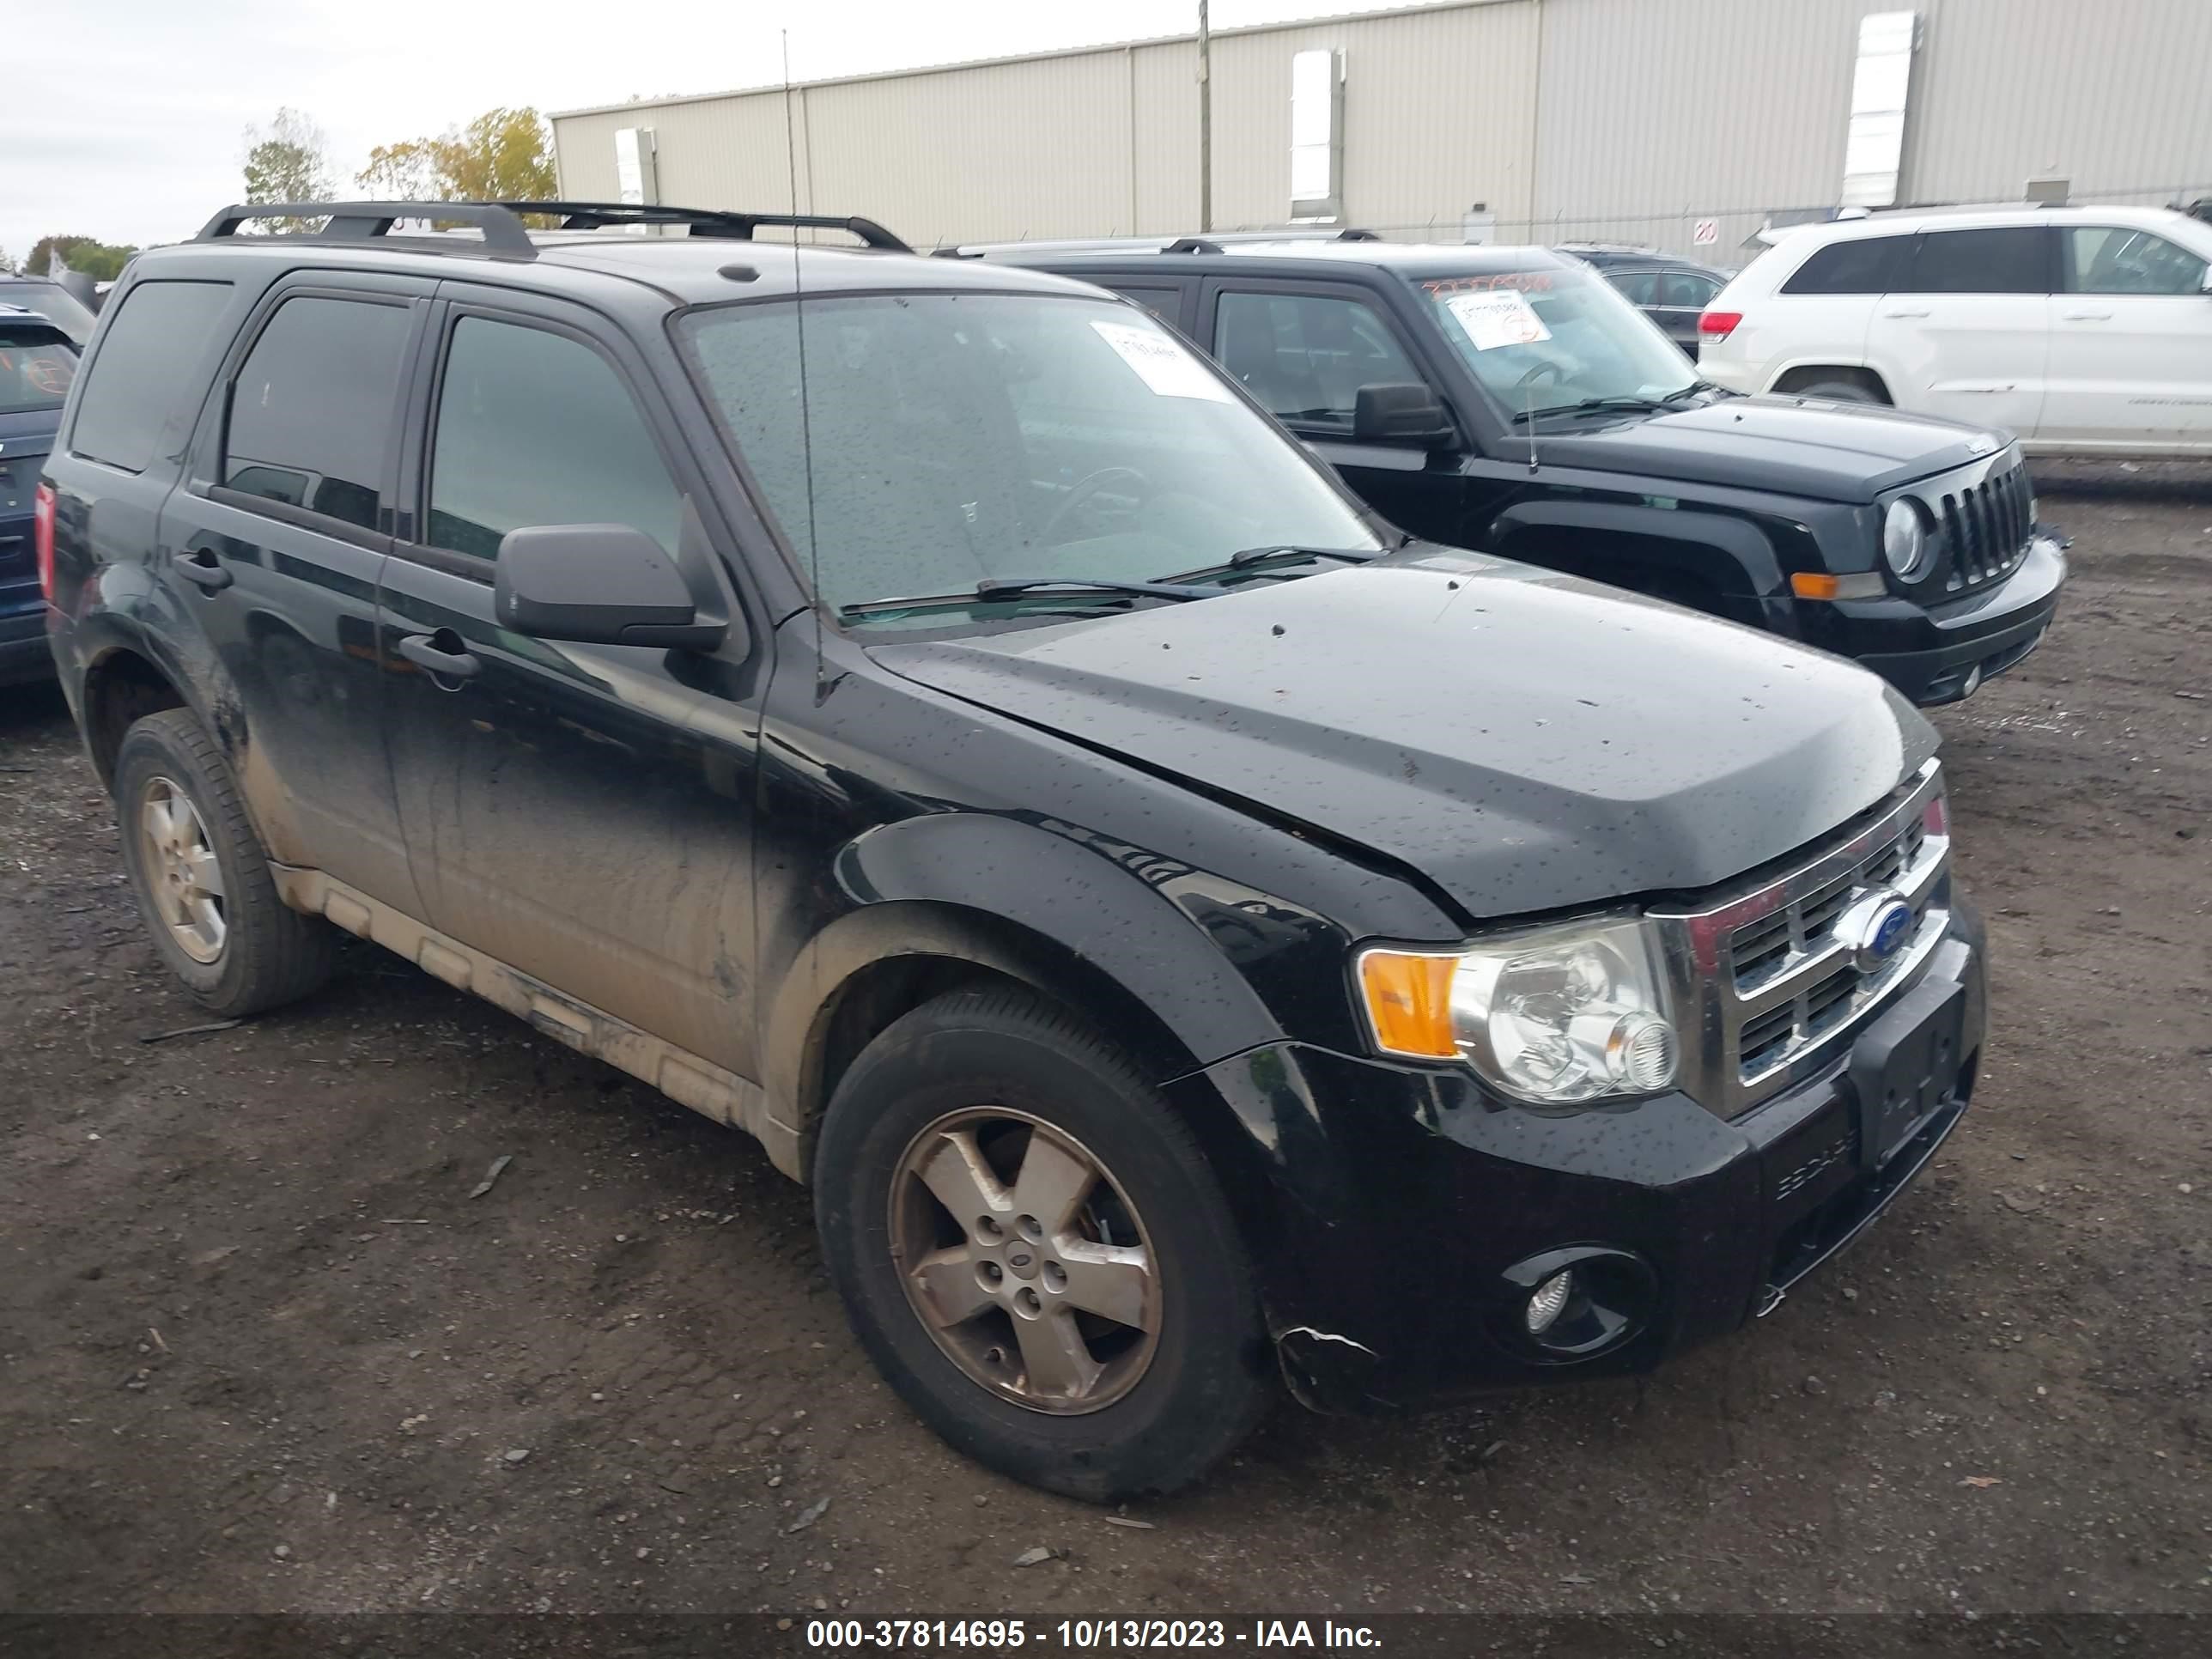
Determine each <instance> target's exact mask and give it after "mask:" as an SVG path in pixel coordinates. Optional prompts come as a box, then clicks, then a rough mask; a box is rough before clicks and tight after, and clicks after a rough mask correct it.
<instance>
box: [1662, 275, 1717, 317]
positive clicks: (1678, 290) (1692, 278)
mask: <svg viewBox="0 0 2212 1659" xmlns="http://www.w3.org/2000/svg"><path fill="white" fill-rule="evenodd" d="M1720 291H1721V285H1720V284H1719V283H1717V282H1715V281H1714V280H1713V279H1712V278H1711V277H1710V276H1699V275H1698V274H1697V272H1695V271H1693V270H1670V271H1668V273H1667V274H1666V275H1665V276H1662V277H1661V278H1660V279H1659V303H1660V304H1661V305H1662V306H1673V307H1675V308H1677V309H1678V310H1682V311H1703V310H1704V309H1705V302H1706V301H1709V300H1711V298H1712V297H1713V295H1716V294H1717V293H1719V292H1720Z"/></svg>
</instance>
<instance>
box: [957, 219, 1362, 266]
mask: <svg viewBox="0 0 2212 1659" xmlns="http://www.w3.org/2000/svg"><path fill="white" fill-rule="evenodd" d="M1381 240H1383V238H1382V237H1381V235H1379V234H1377V233H1376V232H1374V231H1371V230H1362V229H1360V228H1358V227H1356V226H1354V227H1352V228H1347V229H1344V230H1328V229H1326V228H1311V229H1308V228H1301V227H1298V226H1292V227H1291V228H1289V229H1286V230H1231V231H1208V232H1206V234H1204V235H1201V236H1176V237H1172V238H1170V237H1160V236H1096V237H1074V238H1070V239H1066V240H1049V239H1048V240H1042V241H1035V242H958V243H953V244H951V245H950V246H945V247H940V248H936V249H933V250H932V251H933V253H934V254H935V256H936V257H937V258H940V259H987V258H990V257H991V256H992V255H994V254H1009V255H1021V254H1030V255H1034V254H1038V253H1221V252H1226V251H1227V250H1228V249H1229V248H1230V247H1231V246H1237V245H1241V244H1246V243H1255V242H1379V241H1381Z"/></svg>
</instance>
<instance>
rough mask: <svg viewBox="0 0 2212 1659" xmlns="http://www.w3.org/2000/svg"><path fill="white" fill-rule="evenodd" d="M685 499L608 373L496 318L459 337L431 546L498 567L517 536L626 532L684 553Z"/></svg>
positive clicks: (558, 343)
mask: <svg viewBox="0 0 2212 1659" xmlns="http://www.w3.org/2000/svg"><path fill="white" fill-rule="evenodd" d="M682 512H683V506H682V498H681V497H680V495H678V491H677V488H676V484H675V483H674V481H673V480H671V478H670V477H669V476H668V468H667V466H666V465H665V464H664V463H663V462H662V460H661V459H660V452H659V450H658V449H656V448H655V447H653V436H652V434H651V433H650V432H648V431H647V428H646V424H645V419H644V417H643V416H641V415H640V414H639V413H638V410H637V405H636V404H634V403H632V402H631V401H630V396H629V392H628V391H627V390H625V389H624V388H623V383H622V381H621V380H620V379H619V378H618V377H617V375H616V374H615V372H614V370H613V369H612V368H611V367H609V365H608V363H607V361H606V360H605V358H604V357H602V356H599V353H598V352H596V351H594V350H592V349H591V348H590V347H589V346H587V345H585V344H582V343H580V342H579V341H576V340H572V339H570V338H568V337H567V336H566V335H561V334H553V333H549V332H548V331H545V330H544V329H540V328H528V327H525V326H523V325H520V324H516V323H502V322H497V321H495V320H493V319H490V318H488V317H465V318H463V319H461V321H460V324H459V326H458V327H456V328H455V329H454V331H453V345H452V348H451V349H450V350H449V351H448V352H447V358H446V375H445V380H444V382H443V384H442V385H441V388H440V390H439V393H438V429H437V435H436V437H435V439H434V440H433V441H432V447H431V456H430V525H429V532H430V533H429V536H428V540H429V542H430V544H431V545H433V546H435V547H442V548H447V549H449V550H452V551H453V552H456V553H471V554H474V555H475V556H477V557H478V558H483V559H493V558H497V557H498V556H499V544H500V541H501V538H504V537H505V536H506V534H507V532H508V531H510V530H520V529H524V528H526V526H532V525H544V524H620V525H627V526H629V527H630V528H631V529H633V530H641V531H643V532H645V533H646V534H647V535H648V536H650V537H652V538H653V539H654V540H655V541H657V542H659V544H660V545H661V546H662V547H663V548H665V550H667V551H669V552H670V553H671V554H672V553H674V552H675V551H676V534H677V526H678V523H679V522H680V520H681V515H682Z"/></svg>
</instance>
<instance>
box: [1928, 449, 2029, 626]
mask: <svg viewBox="0 0 2212 1659" xmlns="http://www.w3.org/2000/svg"><path fill="white" fill-rule="evenodd" d="M2034 500H2035V491H2034V488H2033V486H2032V485H2031V484H2030V483H2028V481H2027V467H2025V466H2023V465H2020V464H2018V463H2015V464H2014V465H2012V466H2010V467H2008V469H2006V470H2005V471H2002V472H1993V473H1991V474H1990V476H1989V477H1985V478H1984V479H1983V480H1982V481H1981V482H1980V483H1972V484H1966V485H1962V486H1961V487H1960V488H1959V489H1952V490H1946V491H1944V492H1942V493H1941V494H1937V495H1930V496H1929V497H1928V505H1929V507H1930V508H1931V509H1933V511H1934V512H1935V514H1936V529H1937V533H1938V534H1939V535H1940V536H1941V537H1942V543H1943V553H1944V570H1943V592H1945V594H1947V595H1949V594H1956V593H1971V592H1973V591H1974V590H1975V589H1977V588H1982V587H1987V586H1989V585H1990V583H1991V582H1998V581H2002V580H2004V579H2005V578H2006V577H2007V576H2009V575H2010V574H2012V573H2013V572H2014V571H2015V570H2016V569H2018V568H2020V562H2021V560H2022V559H2024V558H2026V557H2027V539H2028V534H2029V532H2030V531H2032V530H2033V528H2034V524H2033V516H2034V515H2033V501H2034Z"/></svg>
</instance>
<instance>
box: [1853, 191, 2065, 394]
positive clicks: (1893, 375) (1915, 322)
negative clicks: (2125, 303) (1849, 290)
mask: <svg viewBox="0 0 2212 1659" xmlns="http://www.w3.org/2000/svg"><path fill="white" fill-rule="evenodd" d="M2054 252H2055V247H2054V243H2053V240H2052V233H2051V231H2050V229H2049V228H2046V227H2044V226H2039V225H2020V226H1996V227H1991V228H1987V229H1982V228H1976V229H1972V230H1931V231H1927V232H1924V233H1923V234H1921V235H1920V236H1919V237H1918V238H1917V239H1916V240H1915V244H1914V246H1913V247H1912V248H1911V251H1910V252H1909V253H1908V254H1907V255H1906V264H1905V273H1904V276H1902V277H1901V278H1900V279H1899V286H1898V287H1897V288H1896V289H1893V290H1892V291H1891V292H1889V293H1887V294H1885V295H1882V296H1881V298H1880V299H1879V300H1877V301H1875V307H1874V318H1873V320H1872V322H1871V323H1869V325H1868V328H1867V343H1866V356H1867V361H1868V362H1869V363H1872V364H1873V365H1875V368H1877V369H1878V370H1879V371H1880V372H1881V374H1882V376H1883V378H1884V379H1885V380H1887V382H1888V385H1889V389H1890V395H1891V397H1892V398H1893V400H1894V401H1895V402H1896V404H1897V405H1898V407H1899V408H1900V409H1910V410H1917V411H1918V412H1920V413H1922V414H1926V415H1942V416H1948V417H1949V418H1950V419H1952V420H1954V421H1966V422H1971V423H1972V424H1973V425H1975V426H1990V427H1998V428H2002V429H2004V430H2006V431H2008V432H2011V433H2015V434H2016V435H2019V436H2021V437H2022V438H2029V437H2033V436H2034V435H2035V432H2036V422H2038V421H2039V419H2040V418H2041V416H2042V413H2043V392H2044V376H2045V369H2046V366H2047V363H2048V361H2049V356H2050V344H2051V332H2050V331H2051V303H2050V296H2051V289H2052V288H2053V286H2054V272H2053V270H2052V260H2053V257H2054Z"/></svg>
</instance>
